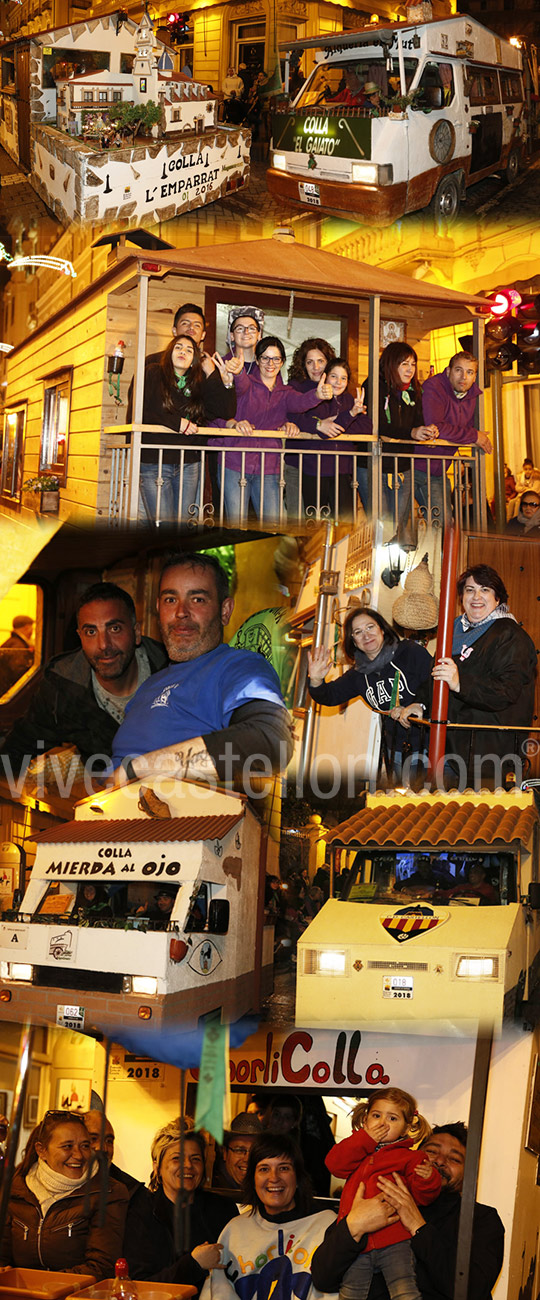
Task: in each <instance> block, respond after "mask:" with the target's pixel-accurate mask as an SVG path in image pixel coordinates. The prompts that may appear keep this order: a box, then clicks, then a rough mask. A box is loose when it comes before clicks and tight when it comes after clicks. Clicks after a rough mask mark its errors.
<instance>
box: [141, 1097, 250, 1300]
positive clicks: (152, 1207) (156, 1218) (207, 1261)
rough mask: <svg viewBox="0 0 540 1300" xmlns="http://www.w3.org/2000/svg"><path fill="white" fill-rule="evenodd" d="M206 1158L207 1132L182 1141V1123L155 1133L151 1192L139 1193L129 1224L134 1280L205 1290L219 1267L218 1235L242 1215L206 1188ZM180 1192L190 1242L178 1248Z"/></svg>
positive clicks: (184, 1138)
mask: <svg viewBox="0 0 540 1300" xmlns="http://www.w3.org/2000/svg"><path fill="white" fill-rule="evenodd" d="M167 1129H168V1130H169V1131H168V1132H167ZM205 1155H206V1143H205V1140H204V1137H203V1136H202V1133H194V1132H185V1133H184V1137H183V1141H182V1142H181V1139H180V1121H179V1120H175V1121H174V1122H173V1123H171V1124H170V1125H167V1126H166V1127H165V1129H163V1130H161V1131H160V1133H158V1134H156V1138H155V1139H154V1143H153V1145H152V1156H153V1159H154V1162H155V1163H154V1171H153V1174H152V1180H151V1183H150V1190H148V1188H147V1187H140V1188H139V1189H138V1191H136V1192H135V1194H134V1196H132V1198H131V1201H130V1205H129V1211H128V1216H127V1220H126V1235H125V1239H124V1255H125V1257H126V1259H127V1261H128V1264H129V1275H130V1277H132V1278H135V1279H138V1278H141V1279H143V1280H146V1281H152V1282H174V1283H183V1284H185V1285H189V1286H195V1287H197V1290H198V1291H200V1289H201V1287H202V1285H203V1282H204V1280H205V1278H206V1276H207V1271H208V1269H210V1268H216V1267H218V1266H219V1263H220V1259H221V1247H220V1246H219V1245H218V1244H217V1242H218V1237H219V1234H220V1232H221V1231H222V1229H223V1228H224V1227H225V1224H226V1223H228V1222H229V1219H232V1218H233V1217H234V1216H235V1215H236V1214H237V1213H238V1211H237V1208H236V1204H235V1202H234V1201H230V1200H229V1199H228V1198H225V1197H223V1196H217V1195H216V1194H215V1193H214V1192H210V1191H206V1189H205V1188H203V1183H204V1179H205ZM181 1193H182V1195H184V1197H185V1199H186V1201H187V1205H188V1206H189V1241H188V1240H187V1239H186V1240H185V1241H184V1242H183V1243H182V1245H181V1248H180V1249H177V1243H176V1239H175V1204H176V1200H177V1197H178V1196H179V1195H180V1194H181Z"/></svg>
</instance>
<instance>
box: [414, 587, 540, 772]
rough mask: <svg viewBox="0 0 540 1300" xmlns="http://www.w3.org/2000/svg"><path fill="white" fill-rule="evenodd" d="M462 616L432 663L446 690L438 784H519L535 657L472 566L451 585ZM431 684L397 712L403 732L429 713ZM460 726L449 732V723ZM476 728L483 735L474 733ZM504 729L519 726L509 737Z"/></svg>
mask: <svg viewBox="0 0 540 1300" xmlns="http://www.w3.org/2000/svg"><path fill="white" fill-rule="evenodd" d="M457 590H458V595H459V597H460V599H461V603H462V607H463V613H462V614H461V615H460V617H459V618H456V620H455V623H454V635H453V642H452V654H451V656H450V655H448V656H446V657H444V658H442V659H438V660H437V662H436V663H435V665H434V667H433V670H432V674H431V677H432V678H434V679H435V680H436V681H442V682H446V684H447V686H448V724H449V726H448V731H447V735H446V763H445V779H447V780H448V784H451V787H452V788H453V787H454V786H455V785H456V780H457V782H458V785H459V788H460V789H463V788H465V786H466V785H468V784H470V785H473V786H474V788H476V789H477V788H479V786H482V785H483V786H486V785H494V786H495V787H497V786H501V785H503V783H504V781H505V778H506V776H507V775H508V774H512V777H513V779H515V780H516V781H517V784H518V786H519V783H520V781H521V779H522V770H521V760H520V759H519V758H518V757H517V755H520V754H523V752H524V749H523V742H524V741H525V740H526V731H525V730H524V729H525V728H527V727H529V726H531V725H532V721H533V717H534V700H535V677H536V650H535V647H534V642H533V641H532V640H531V638H530V636H529V635H528V633H527V632H526V631H525V629H524V628H523V627H520V625H519V623H518V622H517V620H516V619H515V618H514V615H513V614H511V613H510V610H509V609H508V604H507V601H508V592H507V590H506V587H505V585H504V582H503V581H502V578H501V577H500V575H499V574H498V573H497V572H496V571H495V569H492V568H491V567H490V566H489V565H488V564H475V565H473V566H472V567H471V568H469V569H466V570H465V572H464V573H462V574H461V575H460V577H459V578H458V581H457ZM431 686H432V682H431V678H428V679H427V680H426V681H425V682H424V683H423V684H421V685H420V687H419V689H418V692H417V695H416V699H417V701H418V703H417V704H414V703H413V704H410V705H407V706H406V707H403V708H402V709H401V716H400V721H401V724H402V725H403V726H405V727H407V726H409V725H410V719H411V718H414V717H421V716H422V712H423V709H424V708H429V705H430V698H431ZM453 722H455V723H460V724H461V725H460V729H459V730H457V731H456V730H452V729H451V723H453ZM482 724H483V726H484V727H485V728H486V730H482ZM512 727H521V728H522V730H521V731H513V730H512Z"/></svg>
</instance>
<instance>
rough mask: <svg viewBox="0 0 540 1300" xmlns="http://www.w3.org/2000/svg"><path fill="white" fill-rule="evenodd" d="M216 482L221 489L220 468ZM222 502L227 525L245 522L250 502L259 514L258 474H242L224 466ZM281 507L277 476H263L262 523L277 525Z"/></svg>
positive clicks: (238, 470) (259, 482) (259, 480)
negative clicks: (241, 480)
mask: <svg viewBox="0 0 540 1300" xmlns="http://www.w3.org/2000/svg"><path fill="white" fill-rule="evenodd" d="M241 478H245V480H246V486H245V488H244V501H243V512H242V516H240V505H241V501H242V489H241V487H240V479H241ZM218 481H219V485H220V487H221V466H220V468H219V470H218ZM223 500H224V502H225V510H226V514H227V522H228V523H235V524H237V523H241V522H245V520H247V516H248V506H249V503H250V501H252V503H253V509H254V510H255V512H256V514H257V515H258V514H259V510H260V508H261V475H260V473H259V474H242V471H241V470H240V469H227V467H226V466H225V478H224V486H223ZM280 505H281V488H280V486H279V474H265V476H264V500H263V523H265V524H277V523H278V522H279V511H280Z"/></svg>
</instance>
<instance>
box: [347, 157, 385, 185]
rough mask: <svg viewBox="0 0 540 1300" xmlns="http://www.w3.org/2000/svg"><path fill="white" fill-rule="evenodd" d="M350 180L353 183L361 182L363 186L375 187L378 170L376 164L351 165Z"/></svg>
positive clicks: (361, 163)
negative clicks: (351, 179)
mask: <svg viewBox="0 0 540 1300" xmlns="http://www.w3.org/2000/svg"><path fill="white" fill-rule="evenodd" d="M352 178H353V181H363V182H364V185H376V184H377V181H378V179H379V168H378V166H377V163H369V162H357V163H353V165H352Z"/></svg>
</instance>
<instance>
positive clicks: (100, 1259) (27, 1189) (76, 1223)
mask: <svg viewBox="0 0 540 1300" xmlns="http://www.w3.org/2000/svg"><path fill="white" fill-rule="evenodd" d="M92 1160H93V1151H92V1147H91V1144H90V1137H89V1134H88V1133H87V1131H86V1128H85V1126H84V1122H83V1120H82V1118H81V1116H80V1115H75V1114H70V1113H69V1112H65V1111H48V1112H47V1114H46V1115H45V1118H44V1119H43V1120H42V1122H41V1124H39V1125H38V1127H37V1128H36V1129H34V1132H33V1134H32V1136H31V1138H30V1141H29V1143H28V1147H27V1150H26V1155H25V1158H24V1160H23V1162H22V1164H21V1166H20V1168H19V1170H18V1171H17V1173H16V1174H15V1177H14V1179H13V1184H12V1189H11V1196H10V1200H9V1206H8V1214H7V1219H6V1227H5V1231H4V1236H3V1238H2V1244H1V1247H0V1264H13V1265H15V1266H16V1267H17V1268H39V1269H54V1270H55V1271H56V1272H69V1273H88V1274H90V1275H91V1276H92V1277H94V1278H96V1279H97V1280H99V1279H101V1278H103V1277H111V1276H112V1275H113V1273H114V1264H115V1261H116V1259H117V1258H118V1256H119V1255H120V1254H121V1248H122V1233H123V1228H124V1219H125V1215H126V1208H127V1203H128V1193H127V1189H126V1188H125V1187H124V1186H123V1185H122V1184H121V1183H118V1182H116V1181H115V1179H109V1191H108V1196H107V1205H106V1213H105V1220H104V1223H103V1224H101V1223H100V1215H99V1200H100V1179H99V1174H98V1166H97V1162H96V1165H95V1169H92V1174H91V1177H90V1180H89V1181H88V1180H87V1172H88V1165H89V1163H90V1162H91V1161H92ZM87 1192H88V1195H87Z"/></svg>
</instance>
